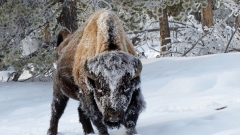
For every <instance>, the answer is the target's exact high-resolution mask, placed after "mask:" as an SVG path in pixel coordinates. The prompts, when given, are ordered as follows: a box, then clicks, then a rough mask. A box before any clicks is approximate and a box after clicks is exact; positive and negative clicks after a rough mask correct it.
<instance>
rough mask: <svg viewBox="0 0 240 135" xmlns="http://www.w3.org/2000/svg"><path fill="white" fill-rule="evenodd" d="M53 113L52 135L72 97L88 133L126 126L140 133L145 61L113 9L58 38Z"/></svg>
mask: <svg viewBox="0 0 240 135" xmlns="http://www.w3.org/2000/svg"><path fill="white" fill-rule="evenodd" d="M58 45H59V46H58V48H57V69H56V71H55V75H54V86H53V89H54V90H53V100H52V108H51V109H52V113H51V120H50V128H49V130H48V135H56V134H57V130H58V121H59V119H60V117H61V115H62V114H63V112H64V109H65V107H66V105H67V101H68V99H69V98H73V99H75V100H78V101H80V105H79V107H78V112H79V117H80V118H79V120H80V122H81V123H82V126H83V130H84V133H85V134H90V133H94V130H93V128H92V124H91V123H93V124H94V125H95V126H96V128H97V129H98V132H99V134H100V135H108V130H107V128H111V129H112V128H119V127H120V126H121V125H124V127H125V128H126V135H133V134H137V132H136V129H135V127H136V124H137V119H138V116H139V114H140V113H141V112H142V110H143V109H144V108H145V101H144V99H143V96H142V93H141V89H140V73H141V70H142V64H141V61H140V60H139V59H138V58H137V57H135V55H136V53H135V51H134V48H133V45H132V44H131V42H130V41H129V39H128V37H127V36H126V34H125V32H124V30H123V27H122V25H121V24H120V21H119V19H118V17H117V16H116V15H115V14H114V13H113V12H111V11H107V10H100V11H98V12H96V13H94V14H93V15H92V16H90V18H89V19H88V20H87V21H86V22H85V23H84V24H83V26H82V27H81V28H80V29H78V30H77V31H75V32H74V33H70V32H69V31H68V30H67V29H63V30H62V31H61V32H60V34H59V36H58Z"/></svg>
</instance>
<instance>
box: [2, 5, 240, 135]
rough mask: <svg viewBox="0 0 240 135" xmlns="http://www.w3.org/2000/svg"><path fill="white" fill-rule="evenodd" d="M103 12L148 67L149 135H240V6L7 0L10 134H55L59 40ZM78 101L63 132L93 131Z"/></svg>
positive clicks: (144, 121)
mask: <svg viewBox="0 0 240 135" xmlns="http://www.w3.org/2000/svg"><path fill="white" fill-rule="evenodd" d="M100 9H108V10H111V11H113V12H114V13H115V14H116V15H117V16H118V17H119V19H120V20H121V23H122V25H123V27H124V30H125V31H126V33H127V35H128V36H129V39H130V40H131V42H132V44H133V45H134V48H135V50H136V52H137V54H138V57H139V58H140V59H141V61H142V63H143V71H142V73H141V80H142V83H141V87H142V92H143V95H144V98H145V100H146V102H147V108H146V110H145V111H144V112H143V113H142V114H141V115H140V118H139V121H138V123H137V131H138V134H139V135H240V53H239V52H240V1H239V0H0V135H45V134H47V129H48V128H49V121H50V113H51V112H50V104H51V101H52V87H53V82H52V78H53V75H52V73H53V71H54V69H55V67H54V66H53V65H54V62H56V57H55V56H56V42H57V35H58V33H59V31H60V30H61V29H62V28H63V27H65V28H67V29H69V30H70V31H71V32H74V31H75V30H77V29H78V28H79V27H80V26H81V25H82V24H83V23H84V22H85V21H86V20H87V19H88V18H89V16H90V15H91V14H93V13H94V12H96V11H97V10H100ZM7 81H8V82H7ZM21 81H23V82H21ZM78 104H79V103H78V102H77V101H74V100H72V99H70V101H69V103H68V106H67V108H66V109H65V113H64V114H63V116H62V118H61V119H60V122H59V130H58V131H59V134H58V135H83V131H82V126H81V124H80V123H79V122H78V119H79V118H78V112H77V107H78ZM94 128H95V127H94ZM95 132H96V134H97V130H96V129H95ZM123 134H124V128H123V127H122V128H120V129H119V130H117V129H114V130H110V135H123Z"/></svg>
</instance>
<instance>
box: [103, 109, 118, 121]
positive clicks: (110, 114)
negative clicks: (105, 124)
mask: <svg viewBox="0 0 240 135" xmlns="http://www.w3.org/2000/svg"><path fill="white" fill-rule="evenodd" d="M121 114H122V112H121V111H115V110H112V109H110V110H108V111H107V113H106V116H107V117H108V119H109V121H111V122H118V121H119V120H120V118H121Z"/></svg>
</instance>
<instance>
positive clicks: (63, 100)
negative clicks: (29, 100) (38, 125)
mask: <svg viewBox="0 0 240 135" xmlns="http://www.w3.org/2000/svg"><path fill="white" fill-rule="evenodd" d="M68 99H69V98H68V97H66V96H65V95H63V94H62V93H60V92H56V91H54V96H53V100H52V105H51V110H52V113H51V120H50V128H49V129H48V132H47V134H48V135H56V134H57V130H58V121H59V119H60V117H61V116H62V114H63V112H64V109H65V107H66V105H67V102H68Z"/></svg>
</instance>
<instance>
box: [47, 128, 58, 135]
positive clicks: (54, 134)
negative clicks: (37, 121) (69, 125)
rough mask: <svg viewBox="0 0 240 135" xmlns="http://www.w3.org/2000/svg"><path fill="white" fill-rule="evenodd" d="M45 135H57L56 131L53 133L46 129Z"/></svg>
mask: <svg viewBox="0 0 240 135" xmlns="http://www.w3.org/2000/svg"><path fill="white" fill-rule="evenodd" d="M47 135H57V131H53V130H51V129H48V132H47Z"/></svg>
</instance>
